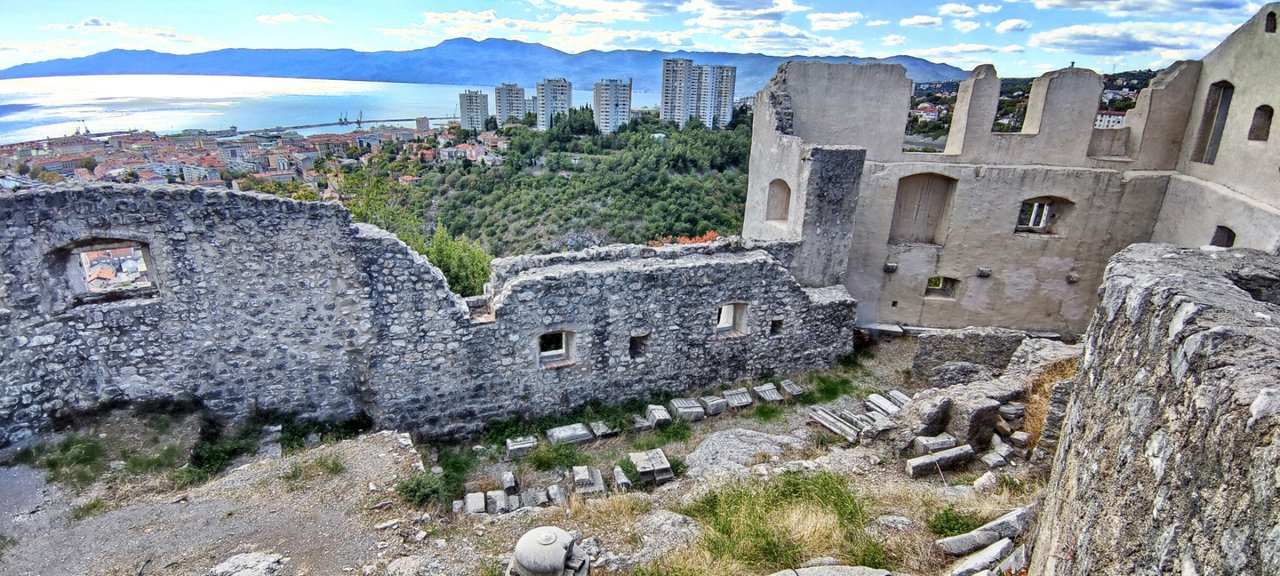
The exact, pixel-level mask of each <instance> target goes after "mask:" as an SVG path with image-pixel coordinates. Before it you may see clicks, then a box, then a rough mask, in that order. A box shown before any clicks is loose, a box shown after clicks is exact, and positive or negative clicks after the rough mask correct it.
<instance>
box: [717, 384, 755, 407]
mask: <svg viewBox="0 0 1280 576" xmlns="http://www.w3.org/2000/svg"><path fill="white" fill-rule="evenodd" d="M724 400H725V402H727V403H728V404H729V407H730V408H735V409H736V408H745V407H747V406H750V405H751V402H752V400H751V394H749V393H748V392H747V389H746V388H734V389H733V390H725V391H724Z"/></svg>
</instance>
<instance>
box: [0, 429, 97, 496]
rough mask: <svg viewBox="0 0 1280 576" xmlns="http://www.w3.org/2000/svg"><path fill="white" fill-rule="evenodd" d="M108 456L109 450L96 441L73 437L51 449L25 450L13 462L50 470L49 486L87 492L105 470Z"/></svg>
mask: <svg viewBox="0 0 1280 576" xmlns="http://www.w3.org/2000/svg"><path fill="white" fill-rule="evenodd" d="M105 456H106V449H104V448H103V446H102V442H100V441H99V440H98V439H97V438H92V437H89V436H76V435H71V436H67V437H66V438H63V439H62V441H60V442H58V443H57V444H56V445H55V446H53V447H52V448H50V447H48V446H46V445H44V444H37V445H35V446H30V447H27V448H23V449H22V450H20V451H19V452H18V453H17V454H16V455H15V456H14V461H16V462H18V463H20V464H26V465H28V466H32V467H36V468H43V469H45V470H47V471H48V474H47V475H46V476H47V478H48V480H49V481H50V482H61V483H63V484H68V485H71V486H73V487H76V488H84V487H85V486H88V485H89V484H91V483H93V481H94V480H96V479H97V478H98V475H100V474H102V472H103V471H104V470H105V469H106V462H105Z"/></svg>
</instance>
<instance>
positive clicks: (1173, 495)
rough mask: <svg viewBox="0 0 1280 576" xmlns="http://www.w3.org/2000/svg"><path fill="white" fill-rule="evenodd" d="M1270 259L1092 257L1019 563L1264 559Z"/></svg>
mask: <svg viewBox="0 0 1280 576" xmlns="http://www.w3.org/2000/svg"><path fill="white" fill-rule="evenodd" d="M1277 319H1280V258H1276V257H1274V256H1268V255H1265V254H1263V253H1260V252H1257V251H1251V250H1241V249H1236V250H1230V251H1214V252H1202V251H1199V250H1196V249H1185V248H1177V247H1174V246H1172V245H1167V244H1141V245H1136V246H1132V247H1130V248H1128V249H1126V250H1124V251H1122V252H1121V253H1119V254H1117V255H1116V256H1115V258H1114V259H1113V260H1112V262H1111V264H1110V265H1109V266H1108V268H1107V274H1106V279H1105V281H1104V282H1103V285H1102V302H1101V303H1100V304H1099V306H1098V311H1097V316H1096V318H1095V320H1094V322H1093V324H1092V325H1091V326H1090V328H1089V333H1088V338H1087V341H1086V343H1085V358H1084V363H1083V364H1082V366H1081V369H1080V373H1079V375H1078V382H1077V384H1076V386H1075V389H1074V393H1073V394H1074V395H1073V397H1072V399H1071V401H1070V404H1069V407H1068V409H1067V417H1066V422H1065V424H1064V428H1063V439H1062V442H1061V444H1060V445H1059V448H1058V453H1057V458H1056V461H1055V463H1054V468H1053V472H1052V477H1051V481H1050V485H1049V487H1048V493H1047V498H1046V502H1045V505H1044V507H1043V509H1042V511H1041V513H1040V525H1039V529H1038V533H1037V535H1036V542H1035V552H1034V557H1033V563H1032V569H1031V572H1030V573H1031V574H1037V575H1041V576H1057V575H1068V574H1070V575H1078V576H1085V575H1093V574H1135V575H1158V574H1235V575H1240V576H1262V575H1264V574H1278V573H1280V499H1277V498H1276V495H1277V490H1280V476H1277V473H1276V472H1277V470H1280V443H1277V442H1278V439H1280V436H1278V435H1280V386H1278V385H1277V382H1276V374H1280V325H1278V324H1277V322H1278V320H1277Z"/></svg>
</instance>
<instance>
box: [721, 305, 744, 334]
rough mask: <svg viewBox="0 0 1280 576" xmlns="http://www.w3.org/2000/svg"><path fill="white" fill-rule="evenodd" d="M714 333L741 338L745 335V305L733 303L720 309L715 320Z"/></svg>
mask: <svg viewBox="0 0 1280 576" xmlns="http://www.w3.org/2000/svg"><path fill="white" fill-rule="evenodd" d="M716 333H717V334H722V335H725V336H743V335H745V334H746V333H747V305H746V304H744V303H741V302H733V303H730V304H725V305H724V306H721V307H720V314H719V317H718V319H717V320H716Z"/></svg>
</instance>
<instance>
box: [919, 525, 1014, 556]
mask: <svg viewBox="0 0 1280 576" xmlns="http://www.w3.org/2000/svg"><path fill="white" fill-rule="evenodd" d="M1000 538H1001V537H1000V534H998V533H996V532H991V531H989V530H981V529H979V530H974V531H972V532H966V533H964V534H960V535H959V536H952V537H950V538H942V539H939V540H938V541H936V542H934V544H935V545H936V546H937V547H938V549H939V550H942V552H943V553H945V554H947V555H950V556H964V555H966V554H969V553H971V552H973V551H974V550H980V549H982V548H986V547H987V546H990V545H992V544H994V543H995V542H996V541H997V540H999V539H1000Z"/></svg>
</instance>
